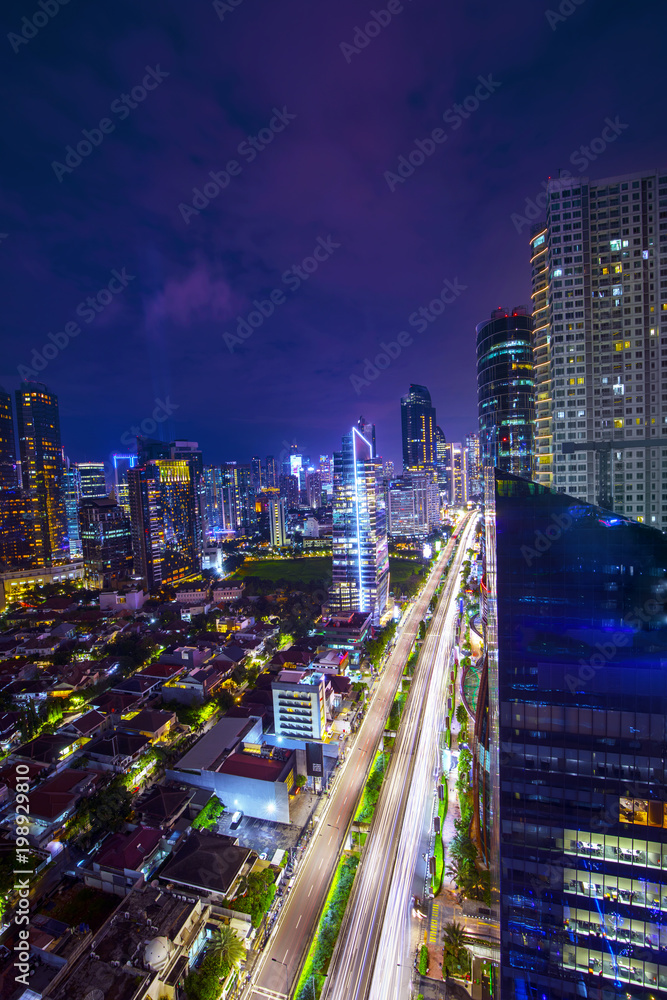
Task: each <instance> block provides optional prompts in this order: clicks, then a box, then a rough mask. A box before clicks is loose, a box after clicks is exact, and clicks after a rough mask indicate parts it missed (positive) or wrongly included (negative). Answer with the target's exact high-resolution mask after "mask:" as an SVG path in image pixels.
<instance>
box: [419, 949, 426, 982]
mask: <svg viewBox="0 0 667 1000" xmlns="http://www.w3.org/2000/svg"><path fill="white" fill-rule="evenodd" d="M427 972H428V948H427V947H426V945H425V944H423V945H422V946H421V948H420V949H419V975H420V976H425V975H426V973H427Z"/></svg>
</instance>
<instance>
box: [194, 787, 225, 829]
mask: <svg viewBox="0 0 667 1000" xmlns="http://www.w3.org/2000/svg"><path fill="white" fill-rule="evenodd" d="M224 809H225V807H224V805H223V804H222V802H221V801H220V799H219V798H218V796H217V795H212V796H211V798H210V799H209V800H208V802H207V803H206V805H205V806H204V808H203V809H202V811H201V812H200V813H197V815H196V816H195V818H194V819H193V821H192V826H193V829H195V830H212V829H213V828H214V827H215V825H216V823H217V822H218V818H219V817H220V816H221V815H222V813H223V812H224Z"/></svg>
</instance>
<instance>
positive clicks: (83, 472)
mask: <svg viewBox="0 0 667 1000" xmlns="http://www.w3.org/2000/svg"><path fill="white" fill-rule="evenodd" d="M75 467H76V471H77V474H78V477H79V489H80V497H81V499H82V500H101V499H103V498H104V497H106V496H107V486H106V480H105V477H104V462H76V463H75Z"/></svg>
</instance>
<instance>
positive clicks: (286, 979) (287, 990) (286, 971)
mask: <svg viewBox="0 0 667 1000" xmlns="http://www.w3.org/2000/svg"><path fill="white" fill-rule="evenodd" d="M271 961H272V962H275V963H276V965H282V967H283V969H284V970H285V996H286V997H289V969H288V968H287V965H286V963H285V962H281V961H280V959H279V958H272V959H271ZM276 992H277V991H276Z"/></svg>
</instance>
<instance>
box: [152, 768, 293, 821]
mask: <svg viewBox="0 0 667 1000" xmlns="http://www.w3.org/2000/svg"><path fill="white" fill-rule="evenodd" d="M166 776H167V779H169V780H172V781H182V782H183V783H184V784H187V785H194V786H195V788H208V789H210V790H211V791H212V792H215V794H216V795H217V796H218V798H219V799H220V801H221V802H223V803H224V806H225V809H227V810H229V811H231V812H234V811H235V810H237V809H240V810H241V811H242V812H243V813H245V815H246V816H254V817H255V818H256V819H268V820H271V821H273V822H274V823H289V821H290V816H289V793H288V791H287V786H286V785H285V784H284V783H281V782H275V783H273V782H270V781H258V780H257V779H255V778H239V777H237V776H236V775H233V774H219V773H218V772H217V771H201V772H199V774H192V773H190V772H188V771H177V770H168V771H167V775H166Z"/></svg>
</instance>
